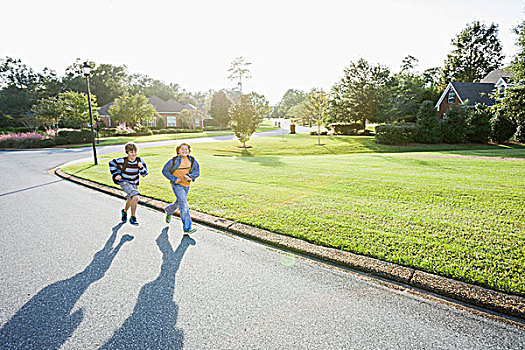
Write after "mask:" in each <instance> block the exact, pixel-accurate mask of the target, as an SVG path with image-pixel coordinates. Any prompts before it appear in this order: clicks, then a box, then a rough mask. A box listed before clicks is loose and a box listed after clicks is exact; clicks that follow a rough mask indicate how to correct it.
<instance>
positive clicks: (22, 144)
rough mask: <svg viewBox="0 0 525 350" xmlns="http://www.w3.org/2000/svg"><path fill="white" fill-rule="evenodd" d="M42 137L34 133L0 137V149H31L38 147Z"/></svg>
mask: <svg viewBox="0 0 525 350" xmlns="http://www.w3.org/2000/svg"><path fill="white" fill-rule="evenodd" d="M43 138H44V137H43V136H42V135H41V134H39V133H36V132H28V133H18V134H12V133H11V134H5V135H0V147H3V148H33V147H39V146H40V141H41V140H42V139H43Z"/></svg>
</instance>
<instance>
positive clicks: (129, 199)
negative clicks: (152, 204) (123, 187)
mask: <svg viewBox="0 0 525 350" xmlns="http://www.w3.org/2000/svg"><path fill="white" fill-rule="evenodd" d="M130 206H131V198H128V199H126V205H125V206H124V211H126V212H127V211H128V209H129V207H130Z"/></svg>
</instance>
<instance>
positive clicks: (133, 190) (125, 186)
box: [119, 181, 140, 199]
mask: <svg viewBox="0 0 525 350" xmlns="http://www.w3.org/2000/svg"><path fill="white" fill-rule="evenodd" d="M119 185H120V188H122V191H124V192H126V198H127V199H131V197H133V196H136V195H139V194H140V192H139V190H137V185H134V184H132V183H131V182H127V181H122V182H119Z"/></svg>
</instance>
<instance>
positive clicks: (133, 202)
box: [109, 142, 148, 226]
mask: <svg viewBox="0 0 525 350" xmlns="http://www.w3.org/2000/svg"><path fill="white" fill-rule="evenodd" d="M124 150H125V151H126V153H127V156H126V157H122V158H115V159H112V160H111V161H110V162H109V171H110V172H111V176H112V178H113V182H114V183H116V184H118V185H119V186H120V187H121V188H122V190H123V191H124V192H125V193H126V198H127V200H126V205H125V206H124V209H122V211H121V213H122V218H121V220H122V222H126V221H128V209H129V208H131V218H130V219H129V223H130V224H132V225H135V226H137V225H138V224H139V223H138V221H137V217H136V216H135V214H136V212H137V203H138V202H139V194H140V192H139V191H138V186H139V179H140V177H139V175H140V176H146V175H148V168H147V167H146V163H144V161H143V160H142V159H141V158H140V157H137V153H138V147H137V145H136V144H134V143H133V142H128V143H127V144H126V146H125V147H124Z"/></svg>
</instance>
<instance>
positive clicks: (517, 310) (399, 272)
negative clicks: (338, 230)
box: [52, 168, 525, 320]
mask: <svg viewBox="0 0 525 350" xmlns="http://www.w3.org/2000/svg"><path fill="white" fill-rule="evenodd" d="M52 171H53V172H54V173H55V174H56V175H57V176H59V177H61V178H63V179H66V180H69V181H72V182H75V183H78V184H81V185H83V186H86V187H89V188H93V189H96V190H98V191H101V192H104V193H107V194H110V195H112V196H116V197H120V198H125V196H124V195H123V194H122V191H121V190H119V189H116V188H113V187H109V186H106V185H101V184H98V183H95V182H92V181H89V180H85V179H81V178H79V177H76V176H74V175H70V174H66V173H64V172H63V171H62V170H61V169H60V168H55V169H53V170H52ZM139 203H141V204H143V205H146V206H148V207H151V208H154V209H158V210H160V211H164V208H165V207H166V206H167V205H168V204H169V203H166V202H163V201H160V200H157V199H153V198H148V197H144V196H139ZM176 215H178V214H176ZM190 215H191V218H192V220H194V221H196V222H199V223H202V224H206V225H208V226H212V227H215V228H219V229H222V230H225V231H230V232H233V233H236V234H239V235H241V236H245V237H248V238H250V239H253V240H257V241H260V242H264V243H268V244H270V245H273V246H277V247H280V248H284V249H287V250H291V251H295V252H298V253H301V254H304V255H307V256H310V257H313V258H317V259H320V260H324V261H327V262H331V263H334V264H337V265H341V266H344V267H348V268H351V269H355V270H359V271H363V272H366V273H369V274H372V275H376V276H379V277H383V278H386V279H390V280H393V281H397V282H401V283H404V284H407V285H411V286H414V287H417V288H421V289H424V290H427V291H430V292H432V293H435V294H438V295H443V296H446V297H450V298H452V299H455V300H458V301H461V302H465V303H468V304H472V305H475V306H479V307H483V308H486V309H489V310H493V311H496V312H500V313H502V314H505V315H509V316H514V317H517V318H519V319H521V320H525V298H524V297H521V296H518V295H511V294H506V293H503V292H498V291H496V290H493V289H489V288H484V287H481V286H476V285H472V284H469V283H466V282H461V281H457V280H454V279H451V278H448V277H443V276H438V275H434V274H431V273H427V272H423V271H420V270H416V269H413V268H409V267H404V266H401V265H397V264H394V263H389V262H386V261H382V260H379V259H375V258H371V257H367V256H363V255H358V254H354V253H350V252H345V251H342V250H339V249H335V248H328V247H323V246H318V245H315V244H312V243H308V242H306V241H303V240H300V239H298V238H294V237H288V236H284V235H280V234H277V233H274V232H271V231H267V230H264V229H260V228H257V227H253V226H249V225H246V224H242V223H238V222H235V221H232V220H228V219H223V218H219V217H216V216H213V215H210V214H205V213H201V212H197V211H194V210H190Z"/></svg>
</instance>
